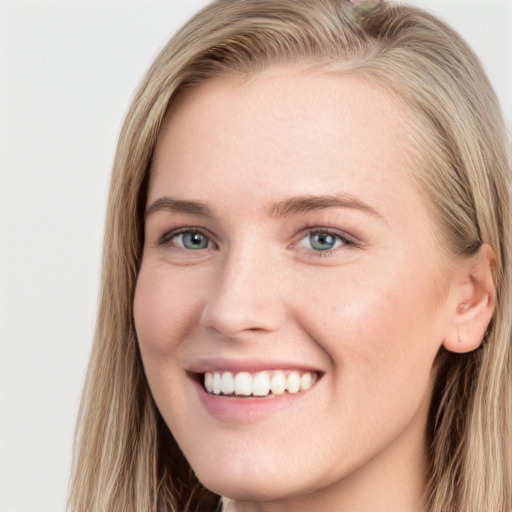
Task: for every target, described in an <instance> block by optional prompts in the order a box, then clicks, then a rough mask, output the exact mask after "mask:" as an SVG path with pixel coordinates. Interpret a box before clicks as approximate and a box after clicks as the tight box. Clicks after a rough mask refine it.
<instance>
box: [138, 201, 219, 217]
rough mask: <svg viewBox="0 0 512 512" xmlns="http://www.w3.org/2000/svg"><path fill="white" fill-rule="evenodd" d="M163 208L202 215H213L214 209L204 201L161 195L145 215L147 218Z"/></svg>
mask: <svg viewBox="0 0 512 512" xmlns="http://www.w3.org/2000/svg"><path fill="white" fill-rule="evenodd" d="M161 210H164V211H168V212H174V213H189V214H191V215H200V216H201V217H213V213H212V211H211V210H210V208H208V206H206V205H205V204H204V203H200V202H198V201H187V200H184V199H173V198H171V197H161V198H160V199H157V200H156V201H154V202H153V203H151V205H150V206H148V208H147V209H146V213H145V217H146V218H147V217H148V216H149V215H151V214H152V213H155V212H158V211H161Z"/></svg>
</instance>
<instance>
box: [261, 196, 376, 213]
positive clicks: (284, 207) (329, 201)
mask: <svg viewBox="0 0 512 512" xmlns="http://www.w3.org/2000/svg"><path fill="white" fill-rule="evenodd" d="M326 208H350V209H353V210H359V211H362V212H364V213H367V214H370V215H372V216H374V217H379V218H381V219H383V217H382V215H381V214H380V213H379V212H378V211H377V210H376V209H375V208H373V207H372V206H370V205H369V204H366V203H365V202H363V201H361V200H360V199H358V198H356V197H354V196H351V195H349V194H335V195H320V196H316V195H305V196H298V197H292V198H290V199H285V200H284V201H280V202H278V203H276V204H274V205H272V206H271V208H270V209H269V211H268V214H269V216H271V217H274V218H283V217H288V216H290V215H296V214H300V213H306V212H309V211H314V210H324V209H326Z"/></svg>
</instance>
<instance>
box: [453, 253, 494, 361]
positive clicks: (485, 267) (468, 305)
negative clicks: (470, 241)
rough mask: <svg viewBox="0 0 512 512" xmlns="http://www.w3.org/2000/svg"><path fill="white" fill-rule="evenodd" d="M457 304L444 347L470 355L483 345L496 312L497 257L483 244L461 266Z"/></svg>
mask: <svg viewBox="0 0 512 512" xmlns="http://www.w3.org/2000/svg"><path fill="white" fill-rule="evenodd" d="M462 265H463V269H462V270H461V277H460V280H459V281H458V284H457V294H456V296H457V301H456V302H457V303H456V307H455V311H454V313H453V320H452V323H451V326H450V328H449V330H448V333H447V335H446V337H445V339H444V342H443V345H444V347H445V348H446V349H447V350H449V351H450V352H458V353H464V352H471V351H473V350H476V349H477V348H478V347H479V346H480V345H481V343H482V341H483V339H484V336H485V332H486V330H487V327H488V325H489V322H490V321H491V318H492V315H493V312H494V301H495V293H496V290H495V285H494V277H495V270H496V254H495V253H494V251H493V249H492V248H491V247H490V246H489V245H487V244H484V245H482V247H480V249H479V251H478V253H477V254H476V255H475V256H474V257H472V258H471V259H470V260H468V261H467V262H464V263H462Z"/></svg>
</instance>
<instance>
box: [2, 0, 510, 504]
mask: <svg viewBox="0 0 512 512" xmlns="http://www.w3.org/2000/svg"><path fill="white" fill-rule="evenodd" d="M269 1H271V0H269ZM206 3H207V2H205V1H204V0H186V1H173V0H167V1H153V0H151V1H149V0H139V1H138V2H133V1H119V2H100V1H87V0H81V1H79V0H66V1H64V0H61V1H49V0H39V1H24V0H0V194H1V196H0V197H1V201H0V322H1V324H0V512H57V511H63V510H64V508H65V499H66V488H67V482H68V475H69V468H70V461H71V446H72V437H73V429H74V421H75V416H76V413H77V408H78V401H79V395H80V389H81V386H82V382H83V377H84V372H85V367H86V364H87V358H88V354H89V351H90V348H91V340H92V332H93V329H94V322H95V312H96V307H97V296H98V278H99V271H100V268H99V263H100V253H101V243H102V232H103V221H104V211H105V205H106V195H107V189H108V182H109V173H110V167H111V164H112V159H113V155H114V148H115V144H116V138H117V135H118V133H119V129H120V126H121V122H122V119H123V116H124V114H125V112H126V109H127V106H128V103H129V100H130V98H131V97H132V94H133V92H134V90H135V88H136V86H137V84H138V83H139V81H140V79H141V78H142V75H143V74H144V72H145V70H146V69H147V67H148V66H149V64H150V62H151V61H152V59H153V58H154V57H155V56H156V54H157V52H158V50H159V49H160V48H161V47H162V46H163V45H164V44H165V42H166V41H167V40H168V38H169V36H170V35H171V34H172V33H173V32H174V31H175V30H176V29H177V28H178V27H179V26H181V25H182V24H183V23H184V22H185V21H186V19H187V18H189V17H190V16H191V15H192V14H193V13H194V12H195V11H197V10H198V9H199V8H201V7H202V6H204V5H206ZM411 3H414V4H416V5H419V6H421V7H425V8H428V9H430V10H432V11H434V12H437V13H439V14H440V15H441V16H442V17H443V18H445V19H446V20H447V21H448V22H450V23H451V24H452V25H453V26H454V27H455V28H456V29H458V30H459V32H461V33H462V35H463V36H464V37H465V38H466V39H467V40H468V41H469V42H470V44H471V45H472V46H473V48H474V49H475V50H476V52H477V54H478V55H479V56H480V58H481V59H482V60H483V62H484V65H485V68H486V70H487V72H488V74H489V76H490V78H491V80H492V82H493V83H494V86H495V88H496V90H497V92H498V95H499V97H500V99H501V102H502V105H503V108H504V110H505V112H506V115H507V117H508V121H509V124H510V123H512V0H480V1H471V0H451V1H450V0H422V1H414V2H411Z"/></svg>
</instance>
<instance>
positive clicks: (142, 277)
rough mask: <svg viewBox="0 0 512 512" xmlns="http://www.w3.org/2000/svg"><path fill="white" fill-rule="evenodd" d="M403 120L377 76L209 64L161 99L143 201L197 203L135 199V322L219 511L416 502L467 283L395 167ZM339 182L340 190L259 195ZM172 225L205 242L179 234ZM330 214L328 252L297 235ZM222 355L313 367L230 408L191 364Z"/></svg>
mask: <svg viewBox="0 0 512 512" xmlns="http://www.w3.org/2000/svg"><path fill="white" fill-rule="evenodd" d="M407 132H408V128H407V112H406V111H405V109H404V107H403V106H402V105H401V104H400V103H399V102H398V101H397V100H396V99H395V98H394V97H393V96H392V95H391V93H389V92H387V91H384V90H382V89H379V88H377V87H376V86H371V85H369V84H367V83H365V82H363V81H362V80H360V79H358V78H355V77H349V76H340V75H334V74H327V73H318V72H316V73H314V72H311V71H308V70H305V69H301V68H273V69H271V70H267V71H266V72H264V73H261V74H259V75H257V76H256V77H253V78H252V79H251V80H247V81H244V82H240V81H235V80H234V79H232V78H229V77H223V78H216V79H213V80H210V81H208V82H206V83H205V84H203V85H201V86H200V87H199V88H197V89H195V90H193V91H191V92H188V93H187V94H186V95H185V96H184V97H182V98H181V99H180V101H179V102H178V103H177V104H175V105H174V106H173V108H172V110H171V111H170V113H169V114H168V117H167V119H166V123H165V125H164V127H163V128H162V130H161V133H160V134H159V138H158V142H157V146H156V151H155V155H154V160H153V164H152V169H151V179H150V186H149V192H148V202H147V205H148V207H149V208H151V205H153V204H154V203H155V201H157V200H159V199H161V198H163V197H172V198H174V199H180V200H187V201H194V202H200V203H202V204H203V205H205V206H206V207H207V208H208V210H209V214H208V215H204V214H203V213H205V212H198V211H195V212H194V211H192V210H191V209H190V208H188V210H189V211H171V210H170V209H166V208H157V207H153V208H152V209H151V213H149V215H148V216H147V219H146V225H145V229H146V231H145V245H144V253H143V258H142V264H141V268H140V273H139V277H138V282H137V286H136V293H135V299H134V318H135V325H136V330H137V335H138V340H139V344H140V350H141V355H142V360H143V364H144V368H145V371H146V375H147V379H148V382H149V385H150V388H151V391H152V394H153V396H154V399H155V401H156V404H157V406H158V408H159V410H160V411H161V413H162V415H163V417H164V419H165V421H166V422H167V424H168V426H169V428H170V430H171V432H172V433H173V435H174V437H175V439H176V440H177V442H178V443H179V445H180V447H181V449H182V450H183V452H184V454H185V456H186V457H187V459H188V461H189V462H190V464H191V466H192V468H193V469H194V471H195V472H196V474H197V475H198V478H199V479H200V480H201V481H202V482H203V484H204V485H206V486H207V487H208V488H210V489H212V490H213V491H214V492H216V493H219V494H221V495H223V496H227V497H228V498H230V500H229V501H228V502H227V505H226V509H227V510H228V511H229V512H232V511H237V512H240V511H244V512H248V511H251V512H253V511H265V512H273V511H294V512H300V511H311V510H322V511H325V512H330V511H333V512H334V511H336V512H339V511H341V510H343V511H344V512H351V511H357V512H380V511H394V512H397V511H404V512H407V511H410V512H413V511H414V512H417V511H418V512H419V511H420V510H421V509H422V507H423V504H424V501H423V493H424V491H425V488H426V473H425V463H426V454H425V441H424V433H425V424H426V420H427V412H428V405H429V401H430V397H431V388H432V380H433V373H434V371H433V363H434V359H435V356H436V354H437V352H438V350H439V348H440V347H441V345H442V344H443V343H445V342H446V341H447V340H452V339H454V334H453V333H454V318H456V317H457V315H460V303H461V302H462V299H463V296H462V295H463V293H469V292H468V290H469V288H470V286H469V285H468V283H470V282H471V281H470V280H468V278H467V269H466V267H465V266H464V265H461V264H460V262H456V261H455V260H454V259H453V258H450V257H448V256H447V255H445V254H443V252H442V251H441V248H440V246H439V243H438V239H437V236H436V233H435V228H434V224H433V222H432V221H431V219H430V218H429V216H428V214H427V212H426V209H425V208H424V205H423V202H422V201H423V198H422V196H421V195H420V193H419V192H418V190H417V188H416V187H415V186H414V185H413V183H412V180H411V179H410V177H411V165H412V164H411V162H412V161H413V160H412V159H411V158H410V156H409V155H408V152H407V146H406V144H405V142H404V141H406V140H407ZM336 194H338V195H339V194H343V195H344V198H345V199H346V198H347V197H348V198H349V199H350V200H349V201H345V204H344V205H333V204H323V206H322V207H318V208H311V204H309V208H304V209H303V211H294V210H293V209H292V210H293V211H284V210H283V208H280V209H279V208H277V207H276V206H275V205H276V204H281V206H282V203H283V201H289V200H290V198H294V197H304V196H305V195H308V196H309V195H315V196H330V197H331V196H333V195H336ZM324 203H325V201H324ZM362 203H364V207H362V206H361V205H362ZM303 206H304V205H303ZM196 210H197V208H196ZM182 228H184V229H185V230H186V229H189V230H190V229H192V228H194V229H195V230H200V231H201V232H202V233H203V235H204V236H206V237H208V238H207V239H202V240H209V242H208V246H207V247H206V248H203V249H190V248H188V249H187V248H185V247H184V246H183V245H182V244H183V240H184V239H183V236H182V235H180V234H176V230H180V229H182ZM326 230H330V232H331V235H332V236H334V237H335V238H334V240H335V246H334V248H333V249H332V250H331V251H326V250H318V248H317V246H313V245H312V239H311V237H310V233H311V232H312V231H313V232H325V231H326ZM462 272H465V274H464V275H462ZM465 304H466V305H467V304H468V301H467V300H466V301H465ZM468 309H469V307H468ZM454 343H455V342H454ZM461 351H462V350H461ZM219 357H221V358H225V359H226V360H228V361H233V360H234V361H258V362H259V363H258V364H260V363H261V362H262V361H264V362H269V363H271V362H273V361H292V362H293V363H294V364H297V365H298V366H300V365H303V366H307V367H313V368H315V369H318V370H319V371H321V374H322V376H321V378H320V380H319V381H318V382H317V383H316V385H315V386H314V387H313V388H312V389H311V390H309V391H308V392H306V393H304V395H303V396H302V397H301V398H300V400H297V401H295V402H294V403H293V404H292V405H290V406H289V407H284V408H282V409H280V410H278V411H276V412H274V413H272V414H269V415H266V416H264V417H263V418H260V419H257V420H255V421H247V422H245V423H242V424H239V423H230V422H226V421H221V420H219V419H218V418H214V417H212V416H211V415H210V414H209V413H208V412H207V411H206V410H205V408H204V406H203V405H202V403H201V401H200V400H199V399H198V392H197V386H195V385H194V384H193V383H192V382H191V379H190V377H189V374H188V371H189V370H190V369H191V368H192V367H194V365H195V364H196V363H197V361H198V359H205V358H206V359H208V358H219Z"/></svg>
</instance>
